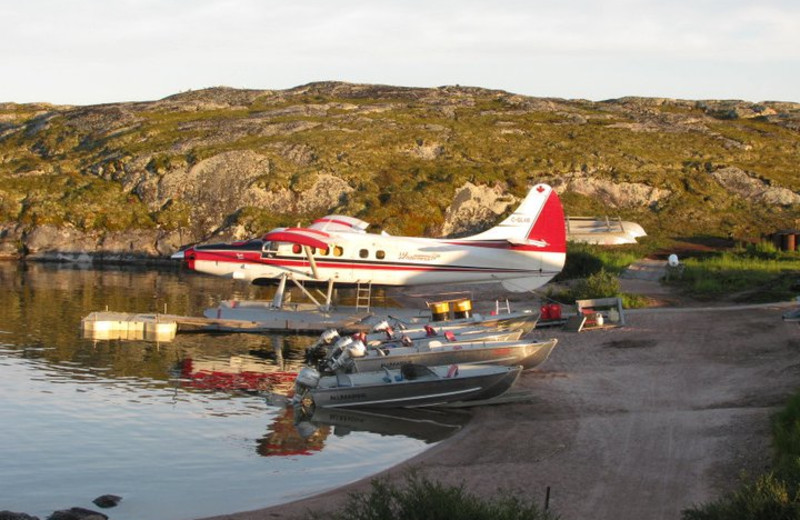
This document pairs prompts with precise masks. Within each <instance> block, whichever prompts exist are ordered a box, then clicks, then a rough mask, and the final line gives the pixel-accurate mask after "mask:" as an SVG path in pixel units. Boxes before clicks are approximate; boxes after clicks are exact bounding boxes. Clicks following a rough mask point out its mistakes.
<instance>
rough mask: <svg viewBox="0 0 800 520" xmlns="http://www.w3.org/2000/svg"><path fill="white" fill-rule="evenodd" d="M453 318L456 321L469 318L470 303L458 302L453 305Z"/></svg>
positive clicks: (467, 301)
mask: <svg viewBox="0 0 800 520" xmlns="http://www.w3.org/2000/svg"><path fill="white" fill-rule="evenodd" d="M453 316H454V317H455V318H456V319H457V320H458V319H463V318H469V317H470V316H472V301H471V300H458V301H457V302H455V303H454V304H453Z"/></svg>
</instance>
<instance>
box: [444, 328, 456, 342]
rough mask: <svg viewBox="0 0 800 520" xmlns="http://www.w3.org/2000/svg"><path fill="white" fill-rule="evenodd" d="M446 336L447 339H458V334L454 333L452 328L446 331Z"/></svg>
mask: <svg viewBox="0 0 800 520" xmlns="http://www.w3.org/2000/svg"><path fill="white" fill-rule="evenodd" d="M444 337H445V338H447V341H455V340H456V335H455V334H453V331H452V330H447V331H445V333H444Z"/></svg>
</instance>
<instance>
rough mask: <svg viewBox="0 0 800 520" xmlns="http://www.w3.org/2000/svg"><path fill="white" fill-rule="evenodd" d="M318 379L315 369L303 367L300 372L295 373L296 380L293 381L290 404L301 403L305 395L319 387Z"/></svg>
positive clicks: (318, 375) (317, 372)
mask: <svg viewBox="0 0 800 520" xmlns="http://www.w3.org/2000/svg"><path fill="white" fill-rule="evenodd" d="M319 379H320V374H319V371H318V370H317V369H315V368H311V367H303V368H302V369H301V370H300V372H298V373H297V378H296V379H295V380H294V397H293V398H292V403H293V404H300V403H302V402H303V399H305V397H306V394H307V393H308V392H309V391H311V390H313V389H315V388H316V387H317V385H319Z"/></svg>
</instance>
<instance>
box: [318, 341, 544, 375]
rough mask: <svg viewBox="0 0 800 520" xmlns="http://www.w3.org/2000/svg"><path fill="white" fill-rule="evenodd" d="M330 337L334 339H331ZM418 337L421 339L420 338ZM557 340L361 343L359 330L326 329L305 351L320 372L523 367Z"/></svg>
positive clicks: (540, 359)
mask: <svg viewBox="0 0 800 520" xmlns="http://www.w3.org/2000/svg"><path fill="white" fill-rule="evenodd" d="M334 340H338V341H335V343H334ZM420 341H421V340H420ZM557 342H558V340H556V339H555V338H551V339H548V340H544V341H539V340H536V339H524V340H523V339H516V340H506V341H502V340H501V341H498V340H489V339H487V340H484V341H444V342H442V341H439V340H432V341H426V342H420V343H412V344H410V345H401V346H397V345H394V344H390V345H389V346H384V345H370V346H365V345H364V343H363V340H362V339H361V337H360V335H359V334H354V335H353V336H352V337H351V336H346V337H344V338H339V337H338V335H337V334H336V332H335V331H326V332H324V333H323V334H322V336H321V337H320V340H319V341H318V342H317V343H316V344H315V345H314V346H313V347H311V348H309V349H308V350H307V352H306V356H307V357H306V361H307V362H308V363H309V364H312V365H316V368H317V369H318V370H319V371H321V372H322V373H333V372H336V371H339V370H342V371H345V372H348V373H349V372H368V371H371V370H381V369H382V368H383V367H387V368H398V367H400V366H402V365H404V364H406V363H416V364H420V365H426V366H435V365H449V364H453V363H458V364H484V365H486V364H496V365H506V366H513V365H522V367H523V370H528V369H531V368H535V367H537V366H539V365H541V364H542V363H544V362H545V361H546V360H547V358H548V357H549V356H550V352H552V350H553V348H555V346H556V343H557Z"/></svg>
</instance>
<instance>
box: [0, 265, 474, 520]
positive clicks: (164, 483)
mask: <svg viewBox="0 0 800 520" xmlns="http://www.w3.org/2000/svg"><path fill="white" fill-rule="evenodd" d="M0 287H2V290H0V396H1V397H0V422H2V427H1V428H0V460H2V469H1V470H0V510H11V511H17V512H25V513H28V514H32V515H36V516H39V517H41V518H46V517H47V516H49V514H50V513H52V512H53V511H55V510H57V509H66V508H70V507H74V506H78V507H87V508H93V509H96V507H95V506H94V505H93V504H92V503H91V501H92V500H93V499H94V498H96V497H98V496H100V495H103V494H109V493H110V494H116V495H120V496H122V497H123V501H122V502H121V504H120V505H119V506H118V507H116V508H114V509H109V510H106V511H105V512H106V513H107V514H109V516H110V517H111V518H112V519H113V520H126V519H131V520H133V519H137V520H141V519H160V520H171V519H192V518H199V517H203V516H210V515H216V514H223V513H228V512H234V511H242V510H247V509H254V508H259V507H265V506H269V505H274V504H279V503H282V502H288V501H291V500H294V499H297V498H301V497H303V496H308V495H311V494H315V493H318V492H320V491H324V490H326V489H330V488H334V487H338V486H340V485H342V484H344V483H347V482H350V481H353V480H356V479H359V478H362V477H364V476H368V475H370V474H373V473H376V472H378V471H380V470H382V469H384V468H387V467H389V466H392V465H394V464H396V463H397V462H400V461H401V460H404V459H406V458H409V457H411V456H413V455H415V454H417V453H419V452H421V451H422V450H424V449H426V448H427V447H429V446H430V445H431V443H434V442H437V441H439V440H441V439H443V438H445V437H447V436H448V435H450V434H452V433H454V432H456V431H458V429H459V428H461V427H462V426H463V425H464V424H466V421H467V420H468V419H469V416H468V415H465V414H461V413H448V414H442V413H437V412H421V411H416V412H402V413H401V412H396V413H390V414H381V415H377V414H365V413H354V412H341V411H339V412H334V413H329V412H326V411H317V412H315V414H314V415H313V416H311V417H294V413H293V410H292V409H291V408H287V407H286V406H283V405H282V404H281V403H280V402H278V401H275V400H269V399H265V398H264V397H263V395H264V394H263V393H262V392H257V391H255V390H264V389H271V390H280V389H281V388H282V384H281V383H280V378H276V377H275V375H276V373H277V374H280V372H281V371H284V370H289V371H290V370H292V369H293V368H296V366H297V365H298V364H299V363H300V361H301V359H302V352H303V349H304V348H305V347H306V346H307V345H308V344H310V343H311V342H312V341H313V340H314V337H312V336H300V335H289V336H280V335H255V334H231V335H206V334H180V335H178V337H177V338H176V340H175V341H172V342H169V343H161V344H155V343H147V342H131V341H96V342H93V341H88V340H84V339H82V338H81V336H80V330H79V324H80V320H81V318H82V317H84V316H85V315H87V314H88V313H89V312H91V311H96V310H104V309H106V308H108V309H109V310H114V311H128V312H154V311H164V308H165V306H166V309H167V310H168V312H170V313H175V314H186V315H201V313H202V311H203V310H204V309H206V308H208V307H212V306H214V305H216V304H217V303H218V302H219V301H220V300H224V299H259V298H265V297H267V295H266V294H265V293H264V289H263V288H257V287H252V286H245V285H241V284H238V283H234V282H232V281H229V280H221V279H217V278H211V277H204V276H200V275H196V274H190V273H178V272H155V271H137V270H131V269H123V268H114V269H103V270H100V269H78V268H65V267H63V266H62V267H59V266H54V265H47V264H33V265H30V264H29V265H19V264H16V263H0Z"/></svg>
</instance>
